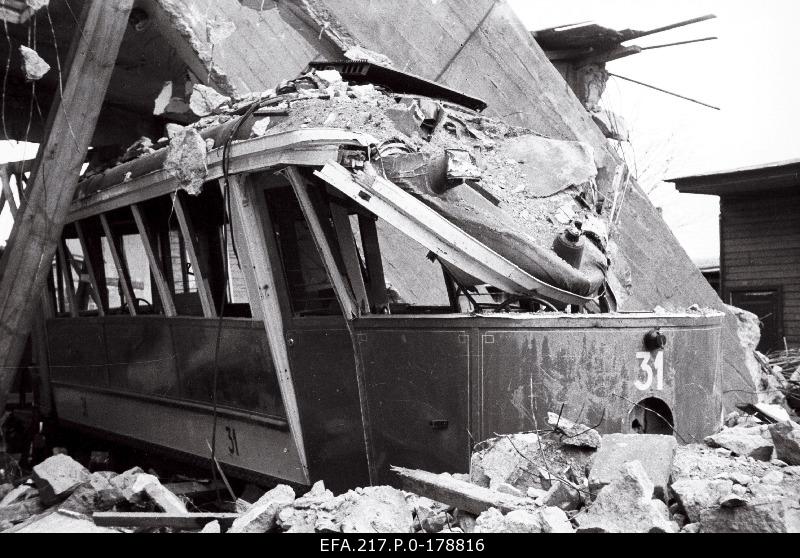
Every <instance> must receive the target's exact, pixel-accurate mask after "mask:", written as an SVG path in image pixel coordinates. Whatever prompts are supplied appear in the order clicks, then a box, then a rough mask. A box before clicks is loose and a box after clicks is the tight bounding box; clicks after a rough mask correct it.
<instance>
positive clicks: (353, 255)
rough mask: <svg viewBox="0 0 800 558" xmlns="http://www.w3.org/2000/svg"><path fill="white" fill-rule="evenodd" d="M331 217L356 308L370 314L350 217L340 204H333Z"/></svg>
mask: <svg viewBox="0 0 800 558" xmlns="http://www.w3.org/2000/svg"><path fill="white" fill-rule="evenodd" d="M330 208H331V217H332V218H333V228H334V229H335V230H336V238H337V240H338V242H339V251H340V252H341V253H342V260H344V266H345V270H346V271H347V278H348V279H349V280H350V287H351V288H352V290H353V295H354V296H355V298H356V308H357V309H358V310H359V313H362V314H369V297H368V296H367V287H366V285H365V284H364V276H363V275H362V273H361V259H360V257H359V255H358V250H357V249H356V239H355V238H354V237H353V228H352V227H351V226H350V216H349V215H348V213H347V209H346V208H345V207H344V206H342V205H339V204H338V203H334V202H331V203H330Z"/></svg>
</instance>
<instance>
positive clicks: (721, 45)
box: [509, 0, 800, 263]
mask: <svg viewBox="0 0 800 558" xmlns="http://www.w3.org/2000/svg"><path fill="white" fill-rule="evenodd" d="M509 2H510V4H511V5H512V7H513V8H514V9H515V11H516V12H517V14H518V16H519V17H520V19H521V20H522V21H523V23H524V24H525V25H526V26H527V27H528V28H529V29H531V30H535V29H542V28H547V27H554V26H559V25H565V24H570V23H577V22H580V21H586V20H594V21H596V22H597V23H600V24H602V25H606V26H609V27H614V28H617V29H625V28H631V29H652V28H655V27H661V26H664V25H667V24H670V23H674V22H678V21H681V20H686V19H691V18H694V17H698V16H702V15H705V14H709V13H711V14H716V15H717V19H713V20H709V21H705V22H702V23H697V24H693V25H689V26H686V27H684V28H681V29H675V30H672V31H667V32H664V33H660V34H656V35H653V36H650V37H645V38H643V39H637V40H635V41H631V42H629V43H626V44H627V45H630V44H636V45H639V46H648V45H655V44H663V43H669V42H675V41H681V40H687V39H693V38H701V37H707V36H717V37H719V39H718V40H716V41H709V42H703V43H697V44H693V45H681V46H675V47H669V48H664V49H656V50H652V51H645V52H642V53H641V54H637V55H634V56H630V57H627V58H623V59H620V60H617V61H614V62H611V63H609V64H608V65H607V69H608V70H609V71H610V72H613V73H616V74H619V75H622V76H626V77H630V78H633V79H636V80H638V81H643V82H645V83H650V84H652V85H655V86H658V87H661V88H663V89H668V90H670V91H674V92H676V93H680V94H681V95H685V96H688V97H693V98H696V99H699V100H701V101H704V102H706V103H709V104H711V105H715V106H718V107H720V108H721V109H722V110H720V111H715V110H711V109H708V108H705V107H702V106H699V105H696V104H694V103H690V102H688V101H684V100H681V99H676V98H674V97H670V96H667V95H664V94H662V93H658V92H656V91H652V90H649V89H646V88H644V87H641V86H639V85H635V84H631V83H627V82H623V81H621V80H618V79H615V78H611V79H610V80H609V84H608V87H607V89H606V94H605V96H604V104H605V106H606V107H607V108H609V109H611V110H614V111H615V112H617V113H619V114H621V115H622V116H623V117H624V118H625V119H626V121H627V123H628V128H629V130H630V131H631V143H632V144H633V147H634V149H635V151H636V155H637V157H636V159H637V160H636V164H637V166H638V167H639V171H640V173H642V172H643V171H644V170H646V171H648V173H647V174H652V175H655V176H661V177H662V178H663V177H675V176H682V175H686V174H693V173H696V172H713V171H717V170H724V169H729V168H735V167H740V166H747V165H753V164H761V163H767V162H772V161H779V160H783V159H791V158H797V157H800V110H798V108H797V98H798V91H800V72H798V69H800V68H798V66H799V65H798V57H799V56H800V33H798V31H797V25H798V23H800V2H798V1H797V0H761V1H760V2H756V1H753V0H691V1H690V0H670V1H669V2H664V1H661V2H653V1H648V2H644V1H642V0H638V1H635V0H559V1H558V2H553V1H550V0H509ZM646 178H648V179H650V180H648V181H652V178H651V177H649V176H647V177H646ZM652 198H653V200H654V202H655V203H656V204H657V205H660V206H662V207H663V211H664V218H665V219H666V221H667V222H668V223H669V224H670V226H671V227H672V229H673V231H674V232H675V234H676V236H677V237H678V239H679V240H680V241H681V243H682V244H683V246H684V248H686V250H687V252H688V253H689V255H690V256H692V258H693V259H695V261H696V262H697V263H702V260H706V259H707V258H709V257H714V256H716V257H717V258H718V254H719V237H718V214H719V209H718V204H717V198H716V197H712V196H687V195H683V194H677V193H676V192H675V191H674V189H671V188H669V187H665V186H661V187H659V188H657V189H656V190H655V191H654V193H653V195H652Z"/></svg>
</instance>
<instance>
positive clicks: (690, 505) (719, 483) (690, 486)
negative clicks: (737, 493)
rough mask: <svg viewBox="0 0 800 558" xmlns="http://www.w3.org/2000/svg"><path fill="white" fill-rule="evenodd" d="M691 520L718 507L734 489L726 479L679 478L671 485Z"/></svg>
mask: <svg viewBox="0 0 800 558" xmlns="http://www.w3.org/2000/svg"><path fill="white" fill-rule="evenodd" d="M670 488H671V489H672V493H673V494H674V495H675V498H677V500H678V502H679V503H680V505H681V507H682V508H683V511H684V513H685V515H686V517H687V518H688V519H689V521H690V522H696V521H700V516H701V514H702V512H703V511H704V510H707V509H712V508H717V507H719V505H720V502H721V501H722V499H723V498H725V497H726V496H727V495H729V494H730V493H731V491H732V489H733V482H731V481H730V480H726V479H679V480H677V481H676V482H674V483H672V486H671V487H670Z"/></svg>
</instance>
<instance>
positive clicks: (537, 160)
mask: <svg viewBox="0 0 800 558" xmlns="http://www.w3.org/2000/svg"><path fill="white" fill-rule="evenodd" d="M187 110H188V111H189V114H190V115H191V116H192V118H195V119H196V121H195V122H194V123H192V124H189V125H186V126H184V127H181V126H180V125H178V124H174V123H170V124H169V125H168V126H167V128H168V130H167V131H166V133H165V137H163V138H159V139H155V140H152V141H147V142H145V141H144V140H145V139H146V138H143V139H142V140H139V141H138V142H137V144H136V145H135V146H132V149H129V150H128V151H127V152H126V153H125V154H124V155H123V156H122V157H120V158H118V159H116V160H114V161H112V162H111V165H119V164H124V163H125V162H130V160H131V156H132V155H137V154H141V155H151V154H157V153H159V152H160V151H162V150H163V151H164V153H163V155H159V156H162V157H164V168H165V169H166V170H167V171H168V173H169V174H171V175H172V176H175V177H176V178H177V179H178V181H179V184H180V185H181V187H183V188H184V189H186V190H187V191H188V192H190V193H192V194H196V193H199V192H200V191H201V188H202V183H203V179H204V177H205V176H206V173H207V164H206V159H207V157H206V155H207V152H208V151H209V150H211V149H217V148H221V147H223V146H224V145H225V143H226V142H227V141H228V140H229V139H230V140H232V141H240V140H246V139H249V138H253V137H263V136H272V135H278V134H281V133H284V132H290V131H296V130H302V129H306V128H336V129H340V130H345V131H352V132H358V133H360V134H364V135H366V136H367V137H368V138H370V143H372V144H373V145H374V146H377V147H376V149H374V150H373V153H372V154H370V156H369V158H370V160H369V161H365V164H366V165H367V166H370V168H371V169H374V170H375V171H377V172H378V173H380V174H382V175H384V176H385V177H386V178H388V179H389V180H391V181H392V182H394V183H395V184H396V185H398V186H399V187H400V188H402V189H404V190H406V191H407V192H410V193H412V194H413V195H415V196H416V197H418V198H420V199H421V200H422V201H424V202H425V203H426V204H428V205H429V206H431V207H432V208H433V209H435V210H437V211H439V212H440V213H443V214H445V215H446V217H447V218H449V219H451V220H452V221H454V222H455V223H456V224H457V225H458V226H460V227H462V228H464V230H466V231H468V232H469V233H470V234H472V235H474V236H475V237H476V238H478V239H480V240H481V241H482V242H484V243H486V244H487V245H488V246H490V247H491V248H492V249H494V250H496V251H498V253H500V254H501V255H504V256H505V257H507V258H510V259H512V261H513V259H514V258H521V257H523V256H522V254H527V253H528V250H523V249H519V248H518V247H519V246H527V247H530V248H531V250H532V252H533V253H534V254H536V255H535V257H534V256H533V255H531V256H529V257H527V258H528V259H529V260H531V261H527V260H526V261H524V262H522V263H520V262H515V263H517V265H520V266H521V267H522V269H524V270H526V271H528V272H529V273H531V274H533V275H534V276H536V277H541V278H542V279H543V280H545V281H550V282H551V283H552V284H555V285H556V286H560V287H561V288H565V289H566V290H569V291H571V292H575V293H576V294H581V295H587V296H588V295H592V294H595V293H596V292H597V291H598V289H599V288H600V287H601V285H602V283H603V281H604V278H605V273H606V270H607V266H608V262H607V256H606V249H607V243H608V222H607V219H606V216H607V214H608V213H609V212H608V211H604V209H610V206H611V204H612V202H611V200H607V199H606V198H604V197H603V196H602V195H601V194H600V193H599V192H598V189H597V185H596V183H595V178H596V176H597V172H598V171H597V166H596V163H595V159H594V154H593V150H592V148H591V147H590V146H589V145H588V144H585V143H582V142H576V141H564V140H559V139H553V138H546V137H542V136H541V135H539V134H536V133H534V132H532V131H530V130H527V129H523V128H519V127H514V126H510V125H508V124H506V123H504V122H503V121H502V120H498V119H493V118H489V117H486V116H483V115H481V114H479V113H477V112H475V111H473V110H470V109H468V108H465V107H462V106H459V105H455V104H453V103H450V102H448V101H445V100H439V99H432V98H428V97H424V96H419V95H410V94H397V93H394V92H392V91H389V90H388V89H386V88H384V87H382V86H380V85H374V84H350V83H348V82H347V81H345V80H343V79H342V76H341V75H340V74H339V73H338V72H337V71H336V70H312V71H310V72H308V73H306V74H303V75H301V76H299V77H298V78H296V79H293V80H288V81H283V82H281V83H280V84H279V85H278V86H277V87H276V88H275V89H273V90H269V91H266V92H263V93H261V94H250V95H248V96H247V97H244V98H238V99H232V98H229V97H225V96H222V95H220V94H218V93H216V92H214V91H213V90H212V89H210V88H208V87H205V86H199V85H196V86H195V87H194V89H193V92H192V95H191V99H190V102H189V103H188V104H187ZM203 142H205V145H204V144H203ZM187 169H188V170H187ZM103 170H104V168H103V166H102V165H99V166H97V165H96V166H93V167H91V168H90V169H89V170H88V171H87V172H86V174H85V175H84V177H90V176H92V175H93V174H97V173H99V172H102V171H103ZM135 172H136V170H135V169H133V173H134V174H135ZM130 178H132V174H131V173H126V174H125V179H126V180H128V179H130ZM487 223H490V224H492V226H488V225H487ZM571 225H575V226H577V228H578V230H579V231H580V232H581V233H582V234H583V236H585V237H586V238H587V239H588V240H589V242H586V243H585V246H584V248H583V251H584V256H583V263H580V262H577V263H570V264H569V265H567V263H566V261H565V260H562V259H561V257H563V256H562V255H561V254H559V255H555V253H554V251H553V246H554V241H555V239H556V238H557V237H558V236H559V234H561V233H562V232H563V231H564V230H565V228H567V227H569V226H571ZM508 244H514V245H515V248H514V249H513V250H511V249H509V250H511V253H510V254H506V253H505V252H504V249H505V247H506V246H507V245H508ZM538 251H541V253H539V252H538ZM542 261H543V262H544V263H542ZM526 265H527V266H531V265H533V266H534V268H535V269H534V270H533V271H531V270H529V269H528V268H527V267H526ZM538 266H545V268H547V266H550V268H548V269H545V270H539V269H538ZM553 266H555V268H556V271H551V270H550V269H552V267H553ZM559 279H560V280H561V281H562V282H564V284H562V283H559V282H558V281H559Z"/></svg>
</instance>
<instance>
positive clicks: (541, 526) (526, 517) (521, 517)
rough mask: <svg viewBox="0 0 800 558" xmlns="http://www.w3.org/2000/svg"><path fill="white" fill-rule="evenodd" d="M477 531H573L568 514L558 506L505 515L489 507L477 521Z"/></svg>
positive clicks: (514, 511)
mask: <svg viewBox="0 0 800 558" xmlns="http://www.w3.org/2000/svg"><path fill="white" fill-rule="evenodd" d="M474 532H475V533H572V532H574V529H573V528H572V524H571V523H570V522H569V519H568V518H567V516H566V514H565V513H564V512H563V511H562V510H560V509H558V508H543V509H541V510H530V509H524V510H512V511H510V512H509V513H507V514H506V515H505V516H504V515H503V514H502V513H501V512H500V510H498V509H497V508H489V509H488V510H486V511H485V512H483V513H482V514H480V515H479V516H478V518H477V519H476V521H475V530H474Z"/></svg>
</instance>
